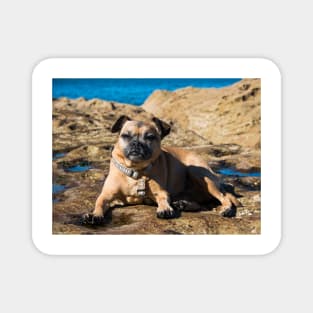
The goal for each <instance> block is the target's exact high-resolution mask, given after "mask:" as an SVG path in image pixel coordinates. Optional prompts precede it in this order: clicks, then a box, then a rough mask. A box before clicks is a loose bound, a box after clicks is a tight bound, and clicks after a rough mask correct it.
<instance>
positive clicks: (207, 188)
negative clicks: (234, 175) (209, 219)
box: [188, 166, 240, 217]
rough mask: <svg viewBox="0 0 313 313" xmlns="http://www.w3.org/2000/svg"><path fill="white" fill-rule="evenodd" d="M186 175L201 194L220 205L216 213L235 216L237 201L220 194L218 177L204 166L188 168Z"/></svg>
mask: <svg viewBox="0 0 313 313" xmlns="http://www.w3.org/2000/svg"><path fill="white" fill-rule="evenodd" d="M188 174H189V176H190V178H191V180H192V181H193V183H194V184H196V185H198V186H199V187H200V188H201V189H202V190H203V192H207V193H208V197H209V196H212V197H214V198H215V199H217V200H218V201H219V202H220V203H221V205H220V207H219V210H218V211H219V213H220V214H221V215H222V216H225V217H233V216H235V215H236V207H237V206H239V205H240V203H239V201H238V200H237V199H236V198H235V197H234V196H233V195H231V194H230V193H223V192H222V190H221V189H220V184H219V180H218V177H217V176H215V175H214V173H213V172H212V171H210V170H209V169H208V168H207V167H204V166H189V167H188Z"/></svg>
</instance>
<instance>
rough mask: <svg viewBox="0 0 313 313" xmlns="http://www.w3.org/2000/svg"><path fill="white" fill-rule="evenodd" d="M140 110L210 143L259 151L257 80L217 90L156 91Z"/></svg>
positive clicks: (258, 95)
mask: <svg viewBox="0 0 313 313" xmlns="http://www.w3.org/2000/svg"><path fill="white" fill-rule="evenodd" d="M143 108H144V109H145V110H146V111H148V112H151V113H153V114H155V115H157V116H159V117H161V118H163V119H165V120H167V121H172V122H173V123H174V124H175V125H177V126H178V127H182V128H184V129H188V130H193V131H194V132H196V133H197V134H198V135H199V136H201V137H204V138H205V139H206V140H208V141H209V142H211V143H214V144H223V143H237V144H240V145H242V146H245V147H251V148H253V149H259V148H260V139H261V137H260V121H261V114H260V113H261V112H260V110H261V81H260V79H243V80H241V81H240V82H238V83H236V84H234V85H232V86H230V87H226V88H219V89H217V88H191V87H188V88H183V89H178V90H176V91H173V92H170V91H163V90H156V91H154V92H153V93H152V94H151V95H150V97H148V99H147V100H146V101H145V103H144V104H143Z"/></svg>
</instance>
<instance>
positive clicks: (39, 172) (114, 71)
mask: <svg viewBox="0 0 313 313" xmlns="http://www.w3.org/2000/svg"><path fill="white" fill-rule="evenodd" d="M54 77H59V78H60V77H65V78H66V77H67V78H68V77H71V78H73V77H78V78H81V77H85V78H87V77H92V78H99V77H100V78H101V77H102V78H105V77H107V78H112V77H119V78H121V77H136V78H138V77H150V78H160V77H161V78H167V77H169V78H172V77H189V78H192V77H194V78H195V77H196V78H201V77H202V78H209V77H211V78H225V77H227V78H230V77H245V78H246V77H258V78H259V79H260V80H261V90H262V105H261V108H262V109H261V133H262V142H261V146H262V151H261V160H262V165H261V167H262V200H261V211H262V214H261V228H262V231H261V234H260V235H257V236H255V235H246V236H242V235H237V236H236V235H228V236H227V235H224V236H220V235H215V236H214V235H210V236H203V235H198V236H195V235H194V236H158V235H155V236H152V235H150V236H146V235H137V236H132V235H130V236H126V235H123V236H116V235H105V236H80V235H71V236H69V235H63V236H61V235H53V234H52V232H51V229H52V218H51V217H52V201H51V189H52V171H51V162H52V160H51V159H52V157H51V151H52V120H51V114H52V112H51V110H52V103H51V98H52V86H51V85H52V79H53V78H54ZM280 98H281V74H280V72H279V69H278V68H277V66H276V65H275V64H274V63H273V62H272V61H269V60H268V59H262V58H259V59H258V58H246V59H245V58H232V59H226V58H220V59H217V58H154V59H153V58H150V59H149V58H126V59H125V58H115V59H114V58H97V59H91V58H89V59H88V58H85V59H79V58H71V59H66V58H54V59H51V58H50V59H45V60H44V61H42V62H40V64H38V65H37V66H36V68H35V69H34V71H33V77H32V119H33V120H32V153H33V160H32V233H33V234H32V238H33V241H34V243H35V245H36V247H37V248H38V249H39V250H40V251H42V252H44V253H47V254H52V255H55V254H60V255H71V254H78V255H81V254H90V255H92V254H93V255H97V254H103V255H117V254H118V255H123V254H124V255H125V254H127V255H205V254H207V255H230V254H233V255H234V254H235V255H236V254H237V255H255V254H259V255H261V254H267V253H270V252H272V251H273V250H274V249H276V248H277V246H278V244H279V242H280V239H281V99H280ZM273 189H276V192H275V193H273Z"/></svg>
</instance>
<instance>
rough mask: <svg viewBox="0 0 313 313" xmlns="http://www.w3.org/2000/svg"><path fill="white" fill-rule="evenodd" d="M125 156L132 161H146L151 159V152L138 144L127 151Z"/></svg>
mask: <svg viewBox="0 0 313 313" xmlns="http://www.w3.org/2000/svg"><path fill="white" fill-rule="evenodd" d="M125 156H126V157H127V158H128V159H129V160H131V161H137V162H138V161H144V160H149V159H150V158H151V151H150V149H149V148H148V147H146V146H144V145H142V144H136V145H131V146H130V147H128V148H127V149H126V150H125Z"/></svg>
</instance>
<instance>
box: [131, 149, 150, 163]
mask: <svg viewBox="0 0 313 313" xmlns="http://www.w3.org/2000/svg"><path fill="white" fill-rule="evenodd" d="M127 158H128V159H130V160H131V161H142V160H146V158H147V157H146V155H145V154H144V153H143V152H142V151H136V150H133V151H130V152H129V153H128V154H127Z"/></svg>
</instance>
